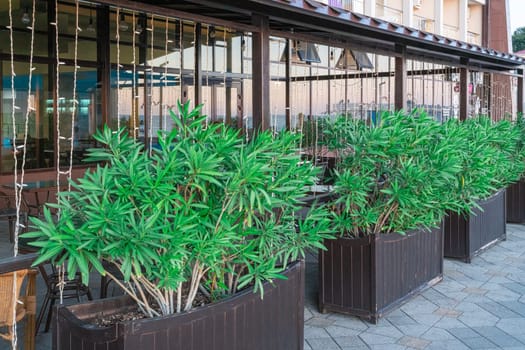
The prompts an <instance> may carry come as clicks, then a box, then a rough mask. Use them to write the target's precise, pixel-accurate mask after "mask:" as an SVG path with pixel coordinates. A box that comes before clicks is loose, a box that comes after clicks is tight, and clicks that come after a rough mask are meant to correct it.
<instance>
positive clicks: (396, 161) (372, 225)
mask: <svg viewBox="0 0 525 350" xmlns="http://www.w3.org/2000/svg"><path fill="white" fill-rule="evenodd" d="M336 123H340V125H339V126H338V127H337V128H336V129H337V130H338V133H339V135H340V137H338V138H337V140H338V141H337V142H334V143H333V144H332V147H334V148H335V149H336V150H337V151H338V153H339V154H340V155H341V160H340V165H339V168H338V170H337V171H336V181H335V187H334V192H335V193H336V195H337V196H336V198H337V199H336V201H335V204H334V217H335V224H336V228H337V230H338V231H339V232H340V233H341V234H344V235H350V236H352V237H360V236H363V235H368V234H378V233H389V232H399V233H403V232H406V231H407V230H410V229H415V228H420V227H433V226H435V225H436V223H438V222H439V221H440V220H441V218H442V216H443V215H444V214H445V212H446V210H447V209H448V208H451V207H454V206H455V205H456V200H455V195H454V194H453V193H451V191H450V188H451V184H454V183H455V182H456V181H457V174H458V173H459V171H460V170H461V168H460V166H459V159H458V157H457V156H456V155H450V151H451V150H452V149H453V148H454V147H455V145H454V143H453V142H451V141H453V140H451V139H450V138H447V135H444V134H443V133H440V125H439V124H438V123H436V122H435V121H434V120H433V119H432V118H430V117H428V116H426V115H419V116H418V117H415V116H413V115H411V114H408V115H407V114H404V113H402V112H399V113H395V114H391V115H388V114H384V115H383V116H382V118H381V122H380V123H379V124H378V125H377V126H376V127H371V126H368V125H366V124H365V123H363V122H361V121H356V120H348V119H346V120H338V121H336Z"/></svg>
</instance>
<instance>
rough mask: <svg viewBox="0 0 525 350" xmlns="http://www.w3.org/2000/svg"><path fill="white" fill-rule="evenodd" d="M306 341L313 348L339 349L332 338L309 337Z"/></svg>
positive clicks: (315, 349) (324, 349)
mask: <svg viewBox="0 0 525 350" xmlns="http://www.w3.org/2000/svg"><path fill="white" fill-rule="evenodd" d="M306 341H307V342H308V344H309V345H310V347H311V348H312V349H313V350H332V349H337V350H340V349H341V348H340V347H339V345H337V343H336V342H335V341H334V340H333V339H332V338H310V339H307V340H306Z"/></svg>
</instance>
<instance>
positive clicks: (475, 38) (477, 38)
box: [467, 31, 481, 45]
mask: <svg viewBox="0 0 525 350" xmlns="http://www.w3.org/2000/svg"><path fill="white" fill-rule="evenodd" d="M467 42H468V43H470V44H475V45H481V34H479V33H474V32H470V31H469V32H467Z"/></svg>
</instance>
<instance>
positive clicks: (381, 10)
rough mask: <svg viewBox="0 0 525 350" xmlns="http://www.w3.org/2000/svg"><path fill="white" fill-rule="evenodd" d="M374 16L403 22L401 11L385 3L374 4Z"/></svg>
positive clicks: (394, 21) (389, 20)
mask: <svg viewBox="0 0 525 350" xmlns="http://www.w3.org/2000/svg"><path fill="white" fill-rule="evenodd" d="M376 17H378V18H381V19H384V20H385V21H388V22H393V23H399V24H401V23H403V11H402V10H399V9H396V8H393V7H389V6H385V5H380V4H377V5H376Z"/></svg>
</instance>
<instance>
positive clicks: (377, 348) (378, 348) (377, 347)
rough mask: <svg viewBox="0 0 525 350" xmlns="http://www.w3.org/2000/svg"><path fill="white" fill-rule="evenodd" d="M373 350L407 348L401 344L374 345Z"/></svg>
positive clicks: (401, 349) (399, 349)
mask: <svg viewBox="0 0 525 350" xmlns="http://www.w3.org/2000/svg"><path fill="white" fill-rule="evenodd" d="M370 349H371V350H407V349H410V348H407V347H406V346H403V345H399V344H388V345H372V346H370Z"/></svg>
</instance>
